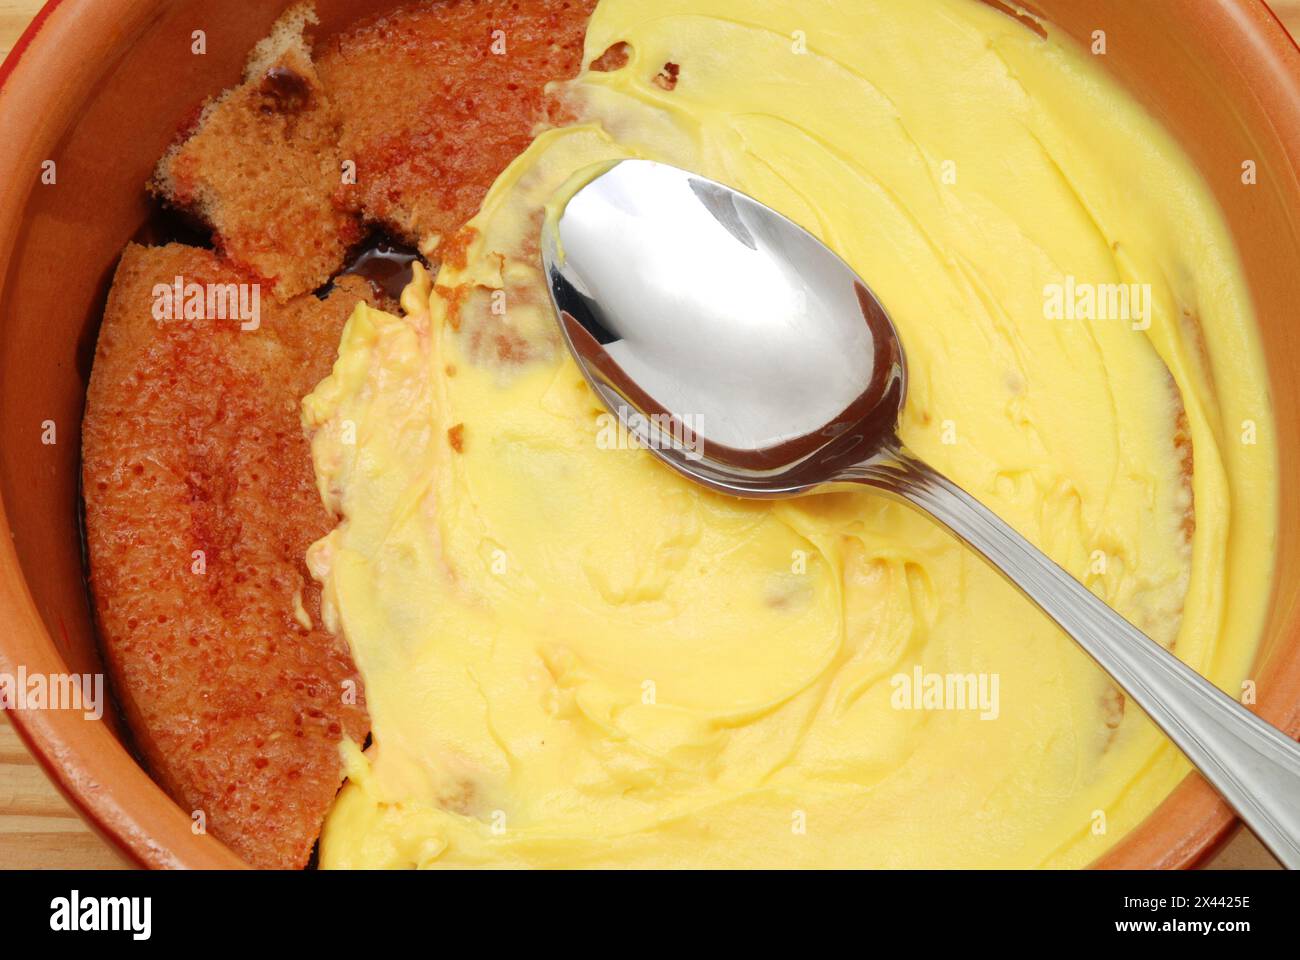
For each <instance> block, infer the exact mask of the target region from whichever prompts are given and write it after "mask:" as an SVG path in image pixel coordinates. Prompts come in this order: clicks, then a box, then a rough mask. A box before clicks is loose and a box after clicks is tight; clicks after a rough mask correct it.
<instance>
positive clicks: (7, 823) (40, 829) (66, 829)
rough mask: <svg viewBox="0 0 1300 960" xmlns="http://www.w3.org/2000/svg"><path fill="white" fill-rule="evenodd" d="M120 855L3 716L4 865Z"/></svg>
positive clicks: (1254, 853)
mask: <svg viewBox="0 0 1300 960" xmlns="http://www.w3.org/2000/svg"><path fill="white" fill-rule="evenodd" d="M41 5H42V0H0V58H2V57H4V56H7V55H8V53H9V50H10V49H11V48H12V47H13V45H14V43H15V42H16V41H17V39H18V37H19V35H20V34H21V33H22V32H23V30H24V29H26V27H27V24H28V22H29V21H30V20H31V19H32V17H34V16H35V15H36V11H37V10H39V9H40V8H41ZM1272 6H1273V9H1274V10H1276V11H1277V13H1278V15H1279V16H1281V17H1282V19H1283V20H1284V21H1286V23H1287V25H1288V26H1289V27H1290V28H1291V31H1292V33H1294V34H1296V35H1298V36H1300V0H1275V2H1273V3H1272ZM121 865H122V861H121V859H120V858H119V856H118V855H117V853H116V852H115V851H114V850H112V849H111V848H110V847H109V846H108V845H107V844H106V843H104V842H103V841H102V840H100V839H99V838H98V837H97V836H96V835H95V834H93V833H91V831H90V830H89V828H87V827H86V826H85V824H83V823H82V822H81V820H80V819H78V817H77V815H76V813H74V812H73V810H72V808H71V807H69V806H68V804H67V801H65V800H64V799H63V797H62V796H60V795H59V793H58V791H57V790H55V789H54V787H53V786H52V785H51V784H50V782H49V780H47V779H46V777H45V773H44V771H42V770H41V768H40V767H39V766H37V764H36V762H35V761H34V760H32V758H31V757H30V756H29V755H28V753H27V750H26V748H25V747H24V746H23V744H22V741H21V740H19V739H18V734H17V733H16V732H15V731H14V729H13V727H12V726H10V724H9V722H8V720H7V719H5V717H4V714H3V713H0V867H7V868H14V869H22V868H44V869H56V868H89V869H108V868H113V867H118V866H121ZM1212 866H1214V867H1218V868H1221V869H1230V870H1231V869H1243V868H1250V867H1262V866H1269V867H1273V866H1276V864H1275V862H1274V861H1273V859H1272V857H1270V856H1269V854H1268V851H1266V850H1265V849H1264V848H1263V847H1262V846H1260V844H1259V841H1258V840H1256V839H1255V838H1254V837H1253V836H1251V835H1250V833H1249V832H1247V831H1245V830H1242V831H1241V832H1240V833H1239V834H1238V835H1237V837H1236V838H1235V839H1234V840H1233V841H1232V843H1231V844H1229V845H1228V847H1227V848H1226V849H1225V850H1224V851H1223V852H1222V853H1221V854H1220V855H1219V856H1218V857H1216V858H1215V860H1214V863H1213V864H1212Z"/></svg>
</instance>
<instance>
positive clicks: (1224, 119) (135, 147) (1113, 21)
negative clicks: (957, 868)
mask: <svg viewBox="0 0 1300 960" xmlns="http://www.w3.org/2000/svg"><path fill="white" fill-rule="evenodd" d="M988 2H994V0H988ZM1035 2H1036V4H1037V7H1038V8H1040V9H1041V12H1042V13H1043V14H1044V15H1046V16H1047V18H1048V19H1049V20H1051V21H1052V22H1053V23H1055V24H1056V25H1057V27H1058V28H1060V29H1063V30H1065V31H1066V32H1067V33H1069V34H1071V35H1072V36H1074V37H1076V38H1077V39H1079V40H1080V41H1081V42H1085V43H1086V42H1088V41H1089V39H1090V37H1091V35H1092V32H1093V31H1094V30H1097V29H1102V30H1105V31H1106V33H1107V38H1108V48H1109V53H1108V55H1107V56H1105V57H1104V58H1102V60H1103V62H1104V64H1105V66H1106V67H1107V68H1108V69H1110V70H1112V71H1114V72H1115V73H1116V74H1117V75H1118V76H1119V77H1120V78H1121V80H1122V81H1123V82H1124V83H1125V84H1126V85H1127V86H1128V87H1129V88H1130V89H1131V90H1132V91H1134V92H1135V93H1136V95H1137V96H1138V97H1139V99H1140V100H1141V101H1142V102H1143V103H1144V104H1146V105H1147V107H1148V108H1149V109H1150V110H1151V111H1152V113H1153V114H1155V115H1156V116H1157V117H1158V118H1159V119H1160V120H1162V121H1163V122H1164V123H1165V124H1166V125H1167V126H1168V128H1169V129H1170V130H1171V131H1173V133H1174V134H1175V135H1176V136H1177V137H1178V139H1179V140H1180V141H1181V142H1182V143H1183V144H1184V146H1185V147H1186V148H1187V150H1188V151H1189V153H1190V154H1191V156H1192V158H1193V159H1194V160H1195V161H1196V163H1197V164H1198V165H1199V166H1200V168H1201V170H1202V172H1203V173H1204V175H1205V177H1206V179H1207V180H1208V181H1209V183H1210V185H1211V186H1212V187H1213V189H1214V192H1215V194H1216V195H1217V197H1218V199H1219V202H1220V203H1221V205H1222V206H1223V208H1224V210H1225V211H1226V213H1227V217H1228V220H1229V223H1230V224H1231V227H1232V230H1233V232H1234V234H1235V236H1236V240H1237V243H1238V245H1239V247H1240V249H1241V251H1242V253H1243V255H1244V259H1245V263H1246V270H1247V274H1248V277H1249V280H1250V284H1251V288H1252V290H1253V293H1254V297H1255V304H1256V307H1257V309H1258V313H1259V318H1260V323H1261V324H1262V326H1263V336H1264V340H1265V343H1266V346H1267V351H1268V361H1269V365H1270V375H1271V377H1272V386H1273V400H1274V403H1275V405H1276V409H1277V413H1278V428H1279V430H1280V432H1281V435H1280V437H1279V438H1278V439H1279V446H1280V448H1281V478H1282V480H1281V482H1282V491H1281V493H1282V496H1281V503H1282V506H1281V511H1282V515H1281V518H1280V526H1281V535H1280V544H1281V546H1280V550H1279V554H1278V564H1277V575H1276V582H1275V584H1274V587H1273V598H1272V608H1271V615H1270V620H1269V624H1268V628H1267V635H1266V637H1265V645H1264V649H1263V650H1262V651H1261V653H1260V662H1259V664H1258V666H1257V670H1256V671H1255V677H1256V679H1257V681H1258V689H1259V691H1260V693H1259V704H1258V709H1259V712H1260V713H1261V714H1262V715H1263V716H1265V717H1267V718H1268V719H1269V720H1271V721H1272V722H1273V723H1276V724H1278V725H1280V726H1282V727H1284V728H1285V729H1287V730H1289V731H1291V732H1292V733H1296V732H1297V731H1300V324H1297V323H1296V322H1295V304H1297V303H1300V269H1298V268H1297V266H1298V265H1300V181H1298V180H1297V170H1300V50H1298V49H1297V48H1296V47H1295V46H1294V44H1293V43H1292V42H1291V41H1290V39H1289V38H1288V36H1287V34H1286V33H1285V31H1284V30H1283V28H1282V26H1281V24H1280V23H1278V22H1277V20H1276V19H1275V18H1274V17H1273V15H1272V14H1271V13H1270V12H1269V11H1268V9H1267V8H1266V7H1265V6H1264V4H1263V3H1262V2H1260V0H1201V2H1199V3H1195V4H1172V3H1165V4H1145V3H1133V2H1132V0H1035ZM285 5H286V4H285V2H281V0H263V2H259V3H249V4H243V3H241V4H232V3H225V2H217V0H77V2H59V0H55V2H52V3H50V4H49V5H47V6H46V7H45V9H44V10H43V11H42V12H41V14H40V16H39V17H38V18H37V20H36V21H35V23H33V24H32V26H31V28H30V29H29V30H28V31H27V34H26V35H25V36H24V37H23V39H22V40H21V41H20V42H19V44H18V46H17V47H16V48H15V49H14V51H13V53H11V54H10V56H9V59H8V61H7V62H6V63H5V65H4V67H3V69H0V84H2V86H0V144H4V150H3V151H0V277H2V278H3V279H2V280H0V529H4V530H6V531H8V533H9V535H8V536H0V672H2V673H9V674H13V673H16V672H17V669H18V667H19V665H24V666H25V667H26V668H27V671H28V672H29V673H35V672H41V673H66V672H76V673H84V672H96V671H99V670H100V664H99V658H98V654H97V652H96V646H95V634H94V627H93V623H92V618H91V615H90V609H89V607H88V604H87V598H86V592H85V587H84V585H83V579H82V557H81V540H80V536H79V531H78V496H79V494H78V480H77V478H78V472H79V449H80V436H79V428H80V421H81V413H82V404H83V398H84V396H85V389H86V382H87V376H88V374H89V366H90V360H91V357H92V356H93V350H94V344H95V337H96V333H97V328H98V323H99V316H100V312H101V310H102V307H103V303H104V297H105V294H106V284H107V280H108V278H109V276H110V275H111V271H112V270H113V267H114V265H115V262H116V260H117V258H118V255H119V253H120V251H121V249H122V247H123V245H124V244H125V243H126V242H127V241H128V240H129V239H130V238H131V237H132V235H134V234H135V233H136V232H137V230H138V229H139V228H140V227H141V225H142V223H143V222H144V221H145V219H146V216H147V208H146V205H145V201H144V196H143V192H142V184H143V183H144V182H145V180H146V178H147V176H148V174H149V172H150V170H151V168H152V166H153V164H154V162H155V160H156V159H157V157H158V156H159V155H160V154H161V153H162V151H163V150H164V148H165V147H166V146H167V144H168V142H169V140H170V139H171V137H172V134H173V132H174V131H175V130H176V128H177V126H178V125H179V123H180V121H181V120H182V118H184V117H185V116H186V115H187V114H188V113H189V112H190V111H191V110H192V109H193V108H194V107H195V106H196V105H197V104H198V103H199V102H200V101H201V100H202V99H203V98H204V97H205V96H207V95H208V94H210V93H212V92H213V91H216V90H219V89H221V88H222V87H224V86H227V85H229V84H231V83H232V82H234V81H235V80H236V79H237V78H238V76H239V73H240V69H241V67H242V64H243V60H244V57H245V55H246V54H247V51H248V50H249V49H250V47H251V46H252V45H253V44H254V43H255V42H256V41H257V40H258V39H259V38H260V37H262V36H263V35H265V33H266V32H267V29H268V28H269V26H270V24H271V22H272V21H273V20H274V19H275V16H276V15H277V14H278V12H279V11H280V9H282V7H283V6H285ZM391 5H392V3H391V0H352V2H349V0H319V2H318V7H319V10H320V13H321V17H322V21H323V23H322V31H323V33H328V32H329V31H331V30H337V29H339V28H340V27H342V26H343V25H344V24H346V23H348V22H349V21H351V20H353V19H355V18H356V17H358V16H360V15H363V14H365V13H368V12H370V11H372V10H374V9H377V8H382V7H385V6H391ZM994 5H995V6H1000V5H1001V4H998V3H996V2H994ZM196 30H203V31H205V33H206V38H207V53H206V54H205V55H203V56H195V55H193V54H192V53H191V44H192V35H193V32H194V31H196ZM49 160H53V161H54V162H55V164H56V165H57V166H56V168H55V170H56V174H57V182H56V184H54V185H45V184H42V182H41V174H42V165H43V164H44V163H45V162H46V161H49ZM1247 160H1253V161H1255V163H1256V167H1257V170H1258V184H1257V185H1255V186H1251V187H1246V186H1243V184H1242V182H1241V170H1242V164H1243V162H1245V161H1247ZM48 421H53V423H54V425H55V429H56V441H57V442H56V443H54V444H52V445H48V444H46V443H44V442H42V435H43V433H45V432H46V428H45V424H46V423H47V422H48ZM10 716H11V718H12V719H13V721H14V722H15V724H16V725H17V728H18V730H19V732H20V733H21V735H22V737H23V739H24V740H25V741H26V742H27V744H28V745H29V746H30V747H31V749H32V751H33V753H34V754H35V755H36V757H37V758H38V759H39V760H40V762H41V763H42V764H43V765H44V767H45V769H46V770H47V772H48V773H49V774H50V776H51V777H52V778H53V779H54V781H55V782H56V783H57V784H58V785H59V787H60V789H62V790H63V792H64V793H65V794H66V795H67V796H68V798H69V799H70V800H71V801H72V802H73V804H75V806H76V807H77V809H78V810H80V811H81V813H82V814H83V815H84V816H85V817H86V819H87V820H88V821H89V822H90V823H91V824H92V825H93V826H94V827H95V828H96V829H97V830H98V831H99V832H100V833H102V834H103V835H104V836H105V837H107V838H108V839H109V840H110V841H112V842H113V843H114V844H115V845H116V846H117V847H118V848H120V849H121V850H122V852H123V853H124V854H125V855H126V856H127V857H128V858H130V859H131V860H133V861H134V862H136V863H138V864H141V865H144V866H150V867H237V866H241V865H242V864H241V861H240V860H239V859H238V858H237V857H235V855H234V854H232V853H231V852H230V851H229V850H227V849H226V848H225V847H224V846H223V845H222V844H221V843H219V842H218V841H216V840H214V839H213V838H211V837H207V836H196V835H195V834H194V833H193V832H192V831H191V824H190V819H189V817H188V816H187V815H186V814H185V813H184V812H183V811H182V810H180V809H179V808H178V807H177V806H176V805H175V804H174V803H173V802H172V801H171V800H170V799H169V798H168V797H167V795H166V794H164V793H163V791H162V790H161V789H159V788H158V786H156V785H155V784H154V782H153V781H152V780H151V779H150V778H149V776H148V774H146V773H145V771H144V770H143V769H141V767H140V766H139V765H138V764H137V762H136V761H135V759H134V758H133V756H132V754H131V752H130V750H129V747H128V746H127V745H126V743H127V736H126V732H125V731H124V730H123V729H122V726H121V724H120V722H119V721H118V720H116V719H115V718H114V717H113V715H112V713H111V711H110V712H109V713H108V714H106V716H105V718H104V719H103V720H100V721H94V720H86V719H84V718H83V716H82V714H81V713H72V712H67V713H64V712H53V711H42V712H27V713H13V714H11V715H10ZM1232 824H1233V820H1232V816H1231V814H1230V813H1229V811H1228V809H1227V808H1226V807H1225V806H1223V804H1222V803H1220V802H1219V801H1218V800H1217V798H1216V797H1215V796H1214V794H1213V793H1212V792H1211V791H1210V790H1209V789H1208V788H1207V787H1206V786H1205V784H1204V783H1202V782H1201V781H1200V779H1199V778H1198V777H1196V776H1194V775H1193V776H1190V777H1189V778H1188V779H1187V780H1186V782H1184V783H1183V784H1182V785H1181V786H1180V787H1179V788H1178V789H1177V790H1176V791H1175V792H1174V794H1173V795H1172V796H1171V797H1169V799H1168V800H1167V801H1166V802H1165V803H1164V804H1163V806H1161V807H1160V808H1159V809H1158V810H1157V811H1156V812H1155V813H1154V814H1153V815H1152V816H1151V817H1150V818H1149V819H1148V820H1147V821H1146V822H1145V823H1144V824H1143V825H1142V826H1141V827H1139V828H1138V829H1136V830H1134V831H1133V832H1132V833H1131V834H1130V835H1129V836H1128V837H1126V838H1125V839H1124V840H1122V841H1121V842H1120V843H1119V845H1118V846H1117V847H1116V848H1115V849H1114V850H1113V851H1112V852H1111V853H1109V854H1108V855H1107V856H1106V857H1105V858H1104V859H1103V860H1102V861H1101V863H1100V864H1099V866H1105V867H1185V866H1191V865H1195V864H1196V863H1198V862H1200V861H1201V860H1203V859H1204V858H1205V857H1206V856H1207V855H1208V854H1209V853H1211V852H1212V851H1213V850H1214V849H1215V847H1216V846H1217V845H1218V844H1219V843H1220V842H1221V841H1222V840H1223V839H1224V838H1225V836H1226V835H1227V834H1228V833H1229V831H1230V829H1231V827H1232Z"/></svg>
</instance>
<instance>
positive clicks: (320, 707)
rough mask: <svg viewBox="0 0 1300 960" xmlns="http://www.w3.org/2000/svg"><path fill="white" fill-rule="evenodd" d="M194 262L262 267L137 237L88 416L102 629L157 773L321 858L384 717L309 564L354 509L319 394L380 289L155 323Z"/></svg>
mask: <svg viewBox="0 0 1300 960" xmlns="http://www.w3.org/2000/svg"><path fill="white" fill-rule="evenodd" d="M177 277H183V278H184V281H185V282H186V283H197V284H201V285H207V284H221V285H224V284H240V283H249V282H250V279H251V278H249V277H248V276H246V275H242V274H241V273H239V272H238V271H237V270H235V269H233V268H232V267H230V266H229V265H228V264H226V263H224V262H223V261H221V260H219V259H218V258H217V257H216V256H215V255H214V254H212V253H210V252H208V251H205V250H200V249H196V248H192V247H186V246H181V245H175V244H174V245H170V246H167V247H156V248H149V247H140V246H135V245H132V246H130V247H128V248H127V250H126V253H125V255H124V256H123V258H122V262H121V265H120V266H119V268H118V270H117V276H116V278H115V281H114V285H113V289H112V292H111V294H110V298H109V302H108V308H107V311H106V313H105V317H104V326H103V330H102V333H101V335H100V339H99V347H98V354H97V357H96V360H95V365H94V368H93V373H92V376H91V382H90V388H89V393H88V397H87V409H86V417H85V424H84V450H83V485H84V492H85V503H86V521H87V522H86V530H87V538H88V545H89V552H90V578H91V587H92V590H93V592H94V596H95V604H96V610H97V614H98V619H99V627H100V634H101V642H102V646H103V650H104V654H105V658H106V660H107V662H108V665H109V669H110V672H111V675H112V678H113V682H114V686H115V689H116V693H117V697H118V702H119V703H120V704H121V705H122V707H123V710H124V712H125V714H126V719H127V721H128V723H129V725H130V727H131V730H132V731H133V733H134V735H135V742H136V745H137V747H138V749H139V751H140V753H141V754H142V755H143V759H144V761H145V762H146V764H147V765H148V767H149V769H150V771H151V772H152V773H153V775H154V777H155V778H156V779H157V780H158V781H159V782H160V783H161V784H162V785H163V787H164V788H165V789H166V790H167V791H168V792H169V793H170V794H171V795H172V797H174V798H175V799H176V801H177V802H178V803H179V804H181V805H182V807H183V809H185V810H186V811H187V812H193V813H194V814H196V816H198V815H201V820H202V822H203V823H204V824H205V825H206V828H207V830H209V831H210V832H211V833H212V834H213V835H215V836H216V837H218V838H219V839H221V840H223V841H224V842H226V843H227V844H228V845H229V846H230V847H232V848H233V849H234V850H235V851H236V852H237V853H238V854H240V855H241V856H242V857H244V858H245V859H246V860H248V861H249V862H250V863H252V864H254V865H256V866H262V867H280V868H292V867H302V866H304V865H305V864H306V863H307V862H308V859H309V857H310V855H311V851H312V847H313V844H314V843H315V840H316V837H317V835H318V833H319V831H320V826H321V823H322V822H323V820H324V817H325V814H326V812H327V810H328V808H329V805H330V803H331V802H332V801H333V799H334V796H335V793H336V792H337V790H338V787H339V784H340V782H341V780H342V776H343V774H342V769H341V761H340V755H339V744H340V741H341V740H342V739H343V737H344V736H347V737H351V738H352V739H353V740H355V741H357V742H358V743H360V742H361V741H362V740H363V739H364V737H365V736H366V732H367V729H368V721H367V718H366V714H365V708H364V702H363V698H362V696H361V693H362V691H361V681H360V678H359V677H358V675H357V673H356V670H355V668H354V667H353V664H352V660H351V657H350V655H349V653H348V651H347V647H346V644H345V643H344V641H343V640H341V639H339V638H336V637H334V636H332V635H331V634H329V633H328V632H327V631H326V630H325V629H324V628H323V627H322V626H321V625H320V615H319V608H320V598H319V590H318V587H317V585H316V582H315V581H314V580H313V579H312V578H311V576H310V575H309V574H308V572H307V569H306V567H305V564H304V559H303V558H304V555H305V553H306V550H307V547H308V546H309V545H310V544H312V543H313V542H314V541H315V540H317V539H319V538H320V537H323V536H324V535H325V534H326V533H328V532H329V530H330V529H331V528H332V526H333V525H334V520H333V518H331V517H330V516H329V514H328V513H327V512H326V510H325V509H324V508H323V507H322V506H321V501H320V496H319V494H318V492H317V490H316V485H315V481H314V478H313V475H312V468H311V460H310V456H309V451H308V446H307V441H306V439H305V438H304V436H303V432H302V427H301V421H300V415H299V401H300V398H301V397H302V396H304V395H306V394H307V393H308V392H310V391H311V390H312V389H313V388H314V387H315V385H316V384H317V382H318V381H319V380H320V379H322V378H323V377H325V376H326V375H327V374H328V373H329V371H330V368H331V364H332V361H333V358H334V355H335V350H336V345H337V343H338V340H339V335H340V332H341V330H342V327H343V324H344V322H345V321H346V319H347V317H348V315H349V314H350V313H351V311H352V309H353V307H354V306H355V304H356V303H357V302H358V301H359V300H363V299H370V297H371V293H370V288H369V285H368V284H366V283H365V282H364V281H362V280H360V279H358V278H343V279H342V280H340V281H339V282H338V284H337V285H336V288H335V290H334V292H333V293H332V294H331V295H330V297H329V298H328V299H326V300H323V301H322V300H318V299H317V298H315V297H313V296H310V295H308V296H305V297H300V298H298V299H295V300H293V301H291V302H289V303H286V304H283V305H279V304H276V303H274V302H273V301H270V299H269V298H266V299H265V302H263V304H262V309H261V318H260V319H261V325H260V327H258V328H257V329H256V330H252V329H241V323H240V321H239V320H238V319H236V320H224V321H223V320H206V319H205V320H180V319H178V320H163V321H160V320H157V319H155V311H154V307H155V304H157V303H158V302H159V301H158V299H157V297H156V296H155V293H156V292H157V291H156V290H155V287H167V286H172V285H173V284H174V282H175V280H176V278H177ZM244 326H249V327H251V326H252V324H247V323H246V324H244ZM196 822H197V821H196Z"/></svg>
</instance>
